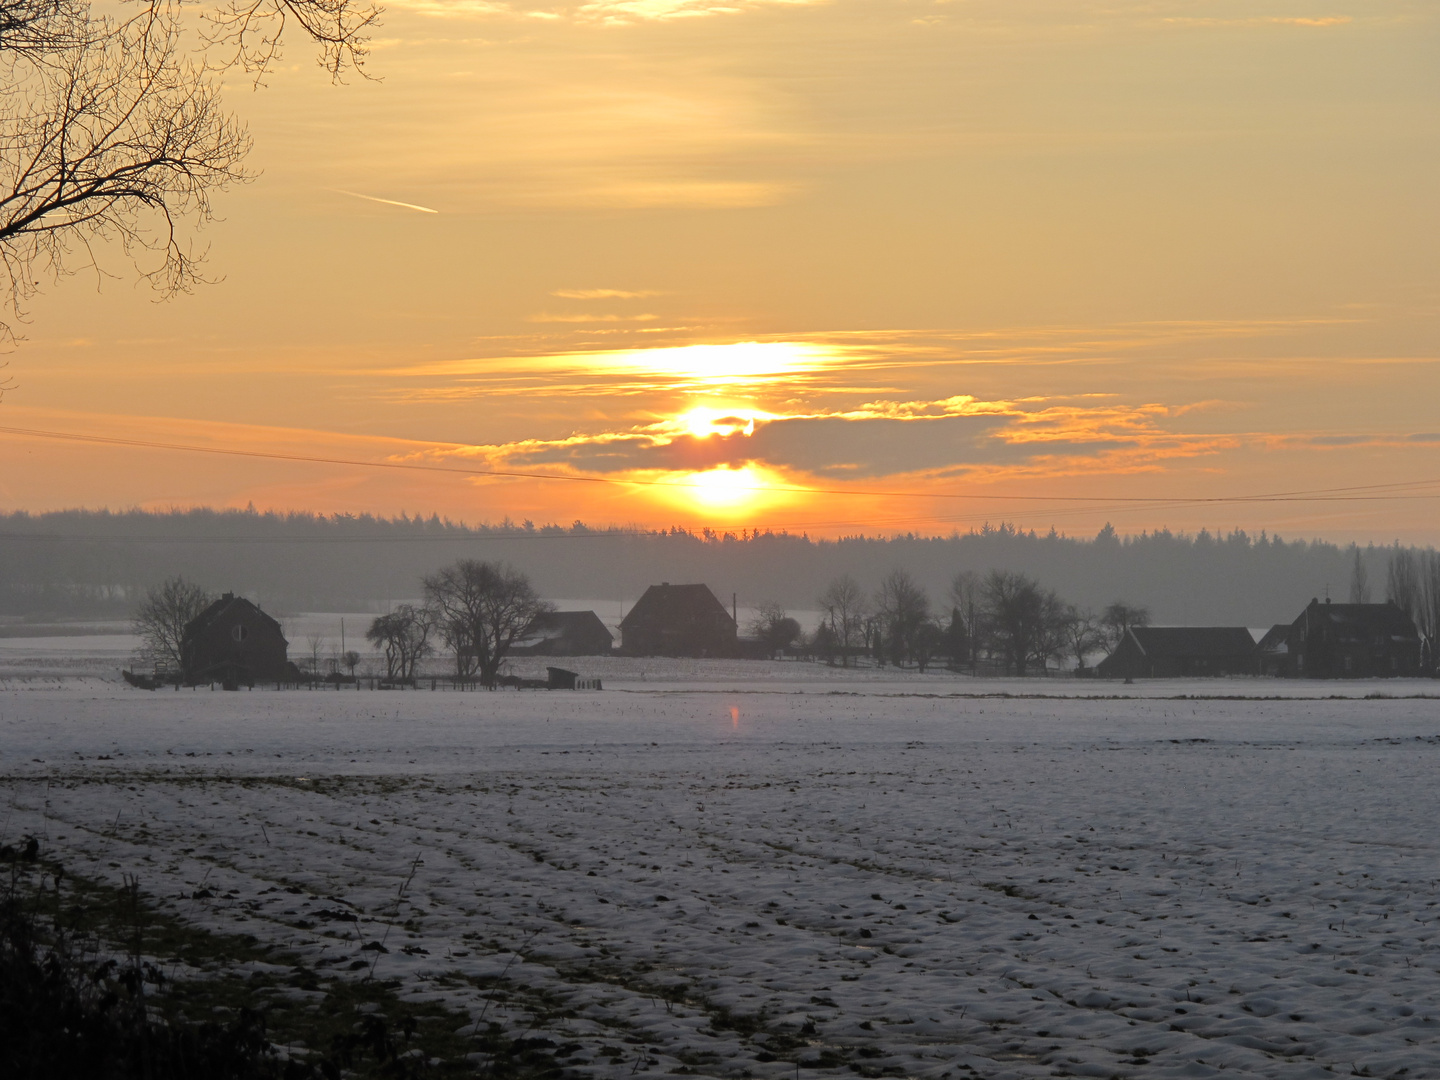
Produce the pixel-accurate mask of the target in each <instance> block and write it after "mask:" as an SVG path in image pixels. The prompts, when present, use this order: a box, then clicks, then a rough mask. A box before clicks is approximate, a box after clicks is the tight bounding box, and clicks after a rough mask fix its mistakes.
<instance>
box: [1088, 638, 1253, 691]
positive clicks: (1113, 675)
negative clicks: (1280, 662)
mask: <svg viewBox="0 0 1440 1080" xmlns="http://www.w3.org/2000/svg"><path fill="white" fill-rule="evenodd" d="M1095 670H1096V673H1097V674H1098V675H1099V676H1100V677H1101V678H1102V679H1142V678H1143V679H1164V678H1187V677H1192V676H1197V675H1249V674H1251V673H1252V672H1254V670H1255V639H1254V638H1253V637H1251V636H1250V631H1249V630H1248V629H1246V628H1245V627H1243V626H1133V627H1131V628H1130V629H1129V630H1127V631H1126V632H1125V636H1124V637H1123V638H1121V639H1120V644H1119V645H1117V646H1116V647H1115V651H1114V652H1112V653H1111V654H1110V655H1109V656H1107V657H1106V658H1105V659H1104V660H1102V661H1100V663H1099V664H1098V665H1097V666H1096V669H1095Z"/></svg>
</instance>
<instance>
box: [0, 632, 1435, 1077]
mask: <svg viewBox="0 0 1440 1080" xmlns="http://www.w3.org/2000/svg"><path fill="white" fill-rule="evenodd" d="M603 664H604V666H605V670H604V671H603V672H601V673H602V674H603V675H604V677H605V679H606V686H607V689H606V690H605V691H603V692H600V693H543V692H535V693H516V692H499V693H493V694H492V693H483V692H480V693H453V692H451V693H429V692H418V693H414V692H405V693H400V692H369V691H365V692H355V691H348V692H333V691H332V692H322V691H314V692H307V691H286V692H276V691H273V690H272V691H259V690H257V691H254V692H240V693H230V694H226V693H220V692H209V691H182V692H173V691H161V692H157V693H144V692H141V691H133V690H128V689H127V688H125V687H123V686H116V685H115V684H114V683H111V682H103V681H100V680H95V679H58V680H57V679H55V678H49V679H48V680H47V679H36V680H30V681H20V680H13V681H11V682H9V683H8V684H6V686H7V688H5V689H3V690H0V774H3V775H4V777H5V788H6V790H5V792H4V795H5V809H4V811H3V814H0V817H3V821H4V833H5V839H6V840H7V841H8V842H13V841H14V839H15V838H16V837H17V836H19V835H22V834H26V833H32V834H36V835H40V836H42V837H44V838H46V840H45V842H46V844H47V846H48V848H49V849H50V850H51V851H52V852H53V853H54V854H55V855H56V856H57V857H60V858H62V859H63V860H64V861H65V862H66V864H67V866H69V867H70V868H71V869H72V870H73V871H74V872H76V873H84V874H89V875H92V876H95V877H101V878H106V877H109V878H114V879H116V880H118V879H119V876H120V875H121V874H122V873H137V872H138V873H139V874H140V876H141V881H142V887H143V888H144V889H145V890H147V891H149V892H150V893H152V894H153V895H154V896H156V897H158V898H160V899H161V900H162V901H163V902H164V903H165V904H167V905H169V906H171V907H172V908H173V910H175V911H177V912H178V913H180V914H181V915H182V916H184V917H185V918H187V919H191V920H193V921H195V922H197V923H199V924H201V925H203V926H207V927H210V928H213V929H217V930H231V931H239V932H244V933H249V934H253V935H255V936H256V937H258V938H261V939H262V940H264V941H270V942H275V943H287V944H289V945H290V946H291V947H293V948H294V949H295V950H297V951H298V952H300V953H302V954H304V955H306V956H308V957H310V958H311V959H312V960H314V959H316V958H323V959H325V960H327V961H329V962H330V963H331V964H333V965H334V967H335V968H336V969H340V970H344V969H346V968H348V966H349V965H350V964H352V963H354V962H355V961H356V960H357V959H363V960H366V961H373V962H374V972H375V974H376V975H377V976H384V977H390V978H399V979H402V980H403V986H404V992H405V993H407V994H411V995H420V996H424V997H432V998H440V999H443V1000H445V1001H447V1002H450V1003H452V1004H454V1005H455V1006H456V1007H458V1008H461V1009H469V1010H470V1011H471V1012H472V1013H473V1014H475V1015H477V1016H478V1015H479V1014H480V1013H481V1011H482V1010H488V1011H487V1012H486V1013H485V1015H486V1018H487V1019H500V1020H502V1021H503V1022H505V1023H506V1024H508V1025H510V1026H511V1027H512V1028H515V1029H516V1030H524V1029H526V1028H527V1027H528V1025H529V1023H530V1020H529V1018H530V1017H531V1016H533V1015H536V1012H537V1010H539V1011H543V1012H545V1013H546V1015H549V1016H551V1017H553V1018H552V1019H549V1020H547V1021H545V1023H544V1024H543V1026H541V1027H539V1028H537V1032H536V1033H537V1034H538V1033H541V1032H543V1033H544V1034H546V1035H547V1036H548V1037H550V1038H551V1039H553V1040H554V1041H556V1042H557V1043H561V1042H567V1041H573V1042H578V1043H580V1044H581V1045H582V1047H583V1048H584V1049H583V1050H581V1051H579V1052H577V1054H576V1055H575V1056H574V1058H572V1060H571V1065H572V1067H573V1068H574V1069H575V1070H576V1072H577V1073H579V1074H593V1075H602V1076H622V1075H624V1076H628V1075H632V1074H635V1073H638V1072H641V1071H648V1072H651V1073H652V1074H658V1073H669V1072H672V1071H676V1070H686V1071H689V1072H691V1073H694V1074H699V1075H706V1076H745V1075H752V1076H756V1077H772V1076H773V1077H776V1078H779V1077H788V1076H792V1075H797V1074H798V1075H800V1076H815V1075H822V1074H825V1073H829V1074H833V1075H837V1076H838V1075H850V1074H853V1073H859V1074H861V1075H872V1076H873V1075H907V1076H927V1077H945V1076H947V1075H948V1076H951V1077H956V1078H959V1077H970V1076H982V1077H987V1078H989V1077H995V1078H999V1077H1007V1076H1017V1077H1019V1076H1025V1077H1030V1076H1050V1075H1082V1076H1107V1077H1108V1076H1112V1075H1136V1076H1145V1077H1151V1076H1154V1077H1168V1076H1187V1077H1188V1076H1208V1075H1218V1074H1220V1073H1221V1072H1224V1073H1226V1074H1227V1075H1265V1076H1277V1077H1303V1076H1322V1075H1334V1074H1345V1075H1349V1074H1352V1073H1353V1072H1359V1073H1360V1074H1361V1075H1372V1076H1397V1077H1405V1078H1407V1080H1409V1078H1413V1077H1422V1076H1440V941H1437V930H1440V922H1437V921H1440V835H1437V822H1440V785H1437V783H1436V776H1437V767H1440V701H1437V700H1436V699H1435V698H1434V697H1433V696H1414V697H1407V696H1405V695H1433V694H1435V692H1436V691H1437V690H1440V687H1437V685H1436V684H1435V683H1428V682H1427V683H1419V682H1416V683H1367V684H1344V685H1336V684H1308V683H1304V684H1301V683H1280V682H1273V681H1260V680H1219V681H1201V682H1191V683H1186V684H1179V683H1146V684H1137V685H1136V686H1133V687H1124V686H1118V685H1115V684H1105V683H1087V682H1079V681H1074V680H1029V681H1026V682H1023V683H1022V682H1011V683H1001V682H993V681H984V682H976V681H972V680H968V679H957V678H956V677H955V676H949V675H946V676H935V677H930V676H927V677H926V678H925V679H923V680H921V679H916V678H914V677H904V678H897V677H896V676H895V675H893V674H889V675H886V674H885V673H883V672H873V671H871V672H863V673H837V672H828V671H825V670H824V669H822V668H814V667H810V666H808V665H796V664H788V665H787V664H773V665H746V664H735V665H724V664H716V665H675V664H671V665H665V664H664V663H661V662H656V661H649V662H645V663H642V662H640V661H618V660H617V661H611V660H607V661H604V662H603ZM627 665H628V666H627ZM592 666H593V665H592ZM996 692H1008V693H1011V694H1017V695H1018V694H1027V695H1036V694H1038V695H1042V696H1025V697H1020V696H1014V697H980V696H955V695H956V694H990V693H996ZM1334 693H1340V694H1344V695H1348V696H1346V697H1344V698H1340V699H1331V698H1330V697H1328V695H1330V694H1334ZM1376 693H1383V694H1387V695H1390V696H1389V697H1386V698H1379V699H1369V700H1367V699H1366V698H1365V695H1366V694H1376ZM1086 695H1093V696H1086ZM1114 695H1128V696H1118V697H1117V696H1114ZM1180 695H1191V696H1190V697H1181V696H1180ZM1272 695H1275V696H1277V697H1276V699H1272V700H1261V699H1260V698H1262V697H1270V696H1272ZM1246 696H1249V697H1250V699H1249V700H1246V699H1244V698H1245V697H1246ZM407 881H408V885H407V884H406V883H407ZM202 890H203V892H202ZM296 890H298V891H296ZM197 892H200V893H201V896H202V897H204V896H205V894H207V893H208V894H210V895H209V897H208V898H202V899H194V898H193V897H194V896H195V894H196V893H197ZM352 914H353V915H355V916H356V917H357V920H358V921H351V920H350V919H349V918H343V917H340V916H348V915H352ZM376 941H378V942H381V943H382V944H383V946H384V948H385V950H386V951H384V952H379V951H376V950H373V949H371V950H362V949H361V946H362V945H364V944H366V943H371V942H376ZM367 972H368V968H367V969H365V970H359V971H357V973H356V975H355V977H357V978H358V977H360V976H362V975H364V974H366V973H367ZM496 978H500V980H501V981H500V983H499V984H498V986H499V988H500V990H501V991H502V992H503V995H504V1000H502V1001H493V1002H490V1003H488V1004H487V1002H486V996H487V995H491V994H493V993H494V992H495V988H496V986H497V984H496V982H495V981H494V980H495V979H496Z"/></svg>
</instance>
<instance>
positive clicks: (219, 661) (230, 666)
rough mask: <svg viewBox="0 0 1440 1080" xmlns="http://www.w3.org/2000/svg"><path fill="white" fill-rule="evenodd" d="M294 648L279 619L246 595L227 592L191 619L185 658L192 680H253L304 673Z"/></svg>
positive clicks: (184, 640) (182, 646) (183, 640)
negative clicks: (291, 652) (290, 653)
mask: <svg viewBox="0 0 1440 1080" xmlns="http://www.w3.org/2000/svg"><path fill="white" fill-rule="evenodd" d="M288 648H289V642H287V641H286V640H285V635H284V633H283V632H282V631H281V629H280V624H279V623H278V622H276V621H275V620H274V619H272V618H271V617H270V616H269V615H267V614H265V612H263V611H261V610H260V608H259V607H258V606H257V605H255V604H252V603H251V602H250V601H249V600H246V599H245V598H244V597H243V596H236V595H235V594H234V593H226V594H225V595H224V596H222V597H220V599H218V600H216V601H215V602H214V603H212V604H211V605H210V606H209V607H207V608H206V609H205V610H204V611H202V612H201V613H200V614H199V615H197V616H195V618H193V619H191V620H190V622H189V623H188V624H187V625H186V627H185V633H184V635H183V637H182V638H181V642H180V658H181V662H182V663H183V664H184V667H185V680H186V682H190V683H200V682H219V683H224V684H225V685H227V686H238V685H240V684H241V683H245V684H247V685H250V686H253V685H254V684H255V683H256V682H257V681H258V680H270V679H276V680H280V679H294V678H297V677H298V672H297V671H296V670H295V665H294V664H292V663H290V661H289V660H288V659H287V658H286V650H287V649H288Z"/></svg>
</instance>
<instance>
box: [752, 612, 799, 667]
mask: <svg viewBox="0 0 1440 1080" xmlns="http://www.w3.org/2000/svg"><path fill="white" fill-rule="evenodd" d="M759 612H760V613H759V614H758V615H757V616H756V617H755V618H754V619H753V620H751V623H750V628H749V629H750V632H751V633H752V634H754V635H755V637H757V638H759V639H760V641H761V642H762V643H763V644H764V646H765V649H766V651H767V652H768V653H769V654H770V656H771V658H772V659H773V658H774V656H775V655H776V654H777V653H783V652H784V651H785V650H786V649H787V648H789V647H790V646H791V645H793V644H795V641H796V639H797V638H799V637H800V624H799V623H798V622H796V621H795V620H794V619H792V618H791V617H790V615H789V613H788V612H787V611H786V610H785V608H784V607H783V606H782V605H780V604H778V603H776V602H775V601H773V600H770V601H766V602H765V603H763V604H761V605H760V609H759Z"/></svg>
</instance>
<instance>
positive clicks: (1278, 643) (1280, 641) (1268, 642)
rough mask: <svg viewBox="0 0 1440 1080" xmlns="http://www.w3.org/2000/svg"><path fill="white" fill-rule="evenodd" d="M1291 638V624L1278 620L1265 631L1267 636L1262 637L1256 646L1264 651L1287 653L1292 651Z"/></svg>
mask: <svg viewBox="0 0 1440 1080" xmlns="http://www.w3.org/2000/svg"><path fill="white" fill-rule="evenodd" d="M1289 638H1290V624H1289V623H1288V622H1278V623H1276V624H1275V625H1274V626H1272V627H1270V629H1269V630H1266V631H1265V636H1264V637H1262V638H1261V639H1260V644H1258V645H1256V646H1255V648H1256V649H1258V650H1259V651H1260V652H1263V653H1276V654H1279V653H1287V652H1289V651H1290V644H1289Z"/></svg>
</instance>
